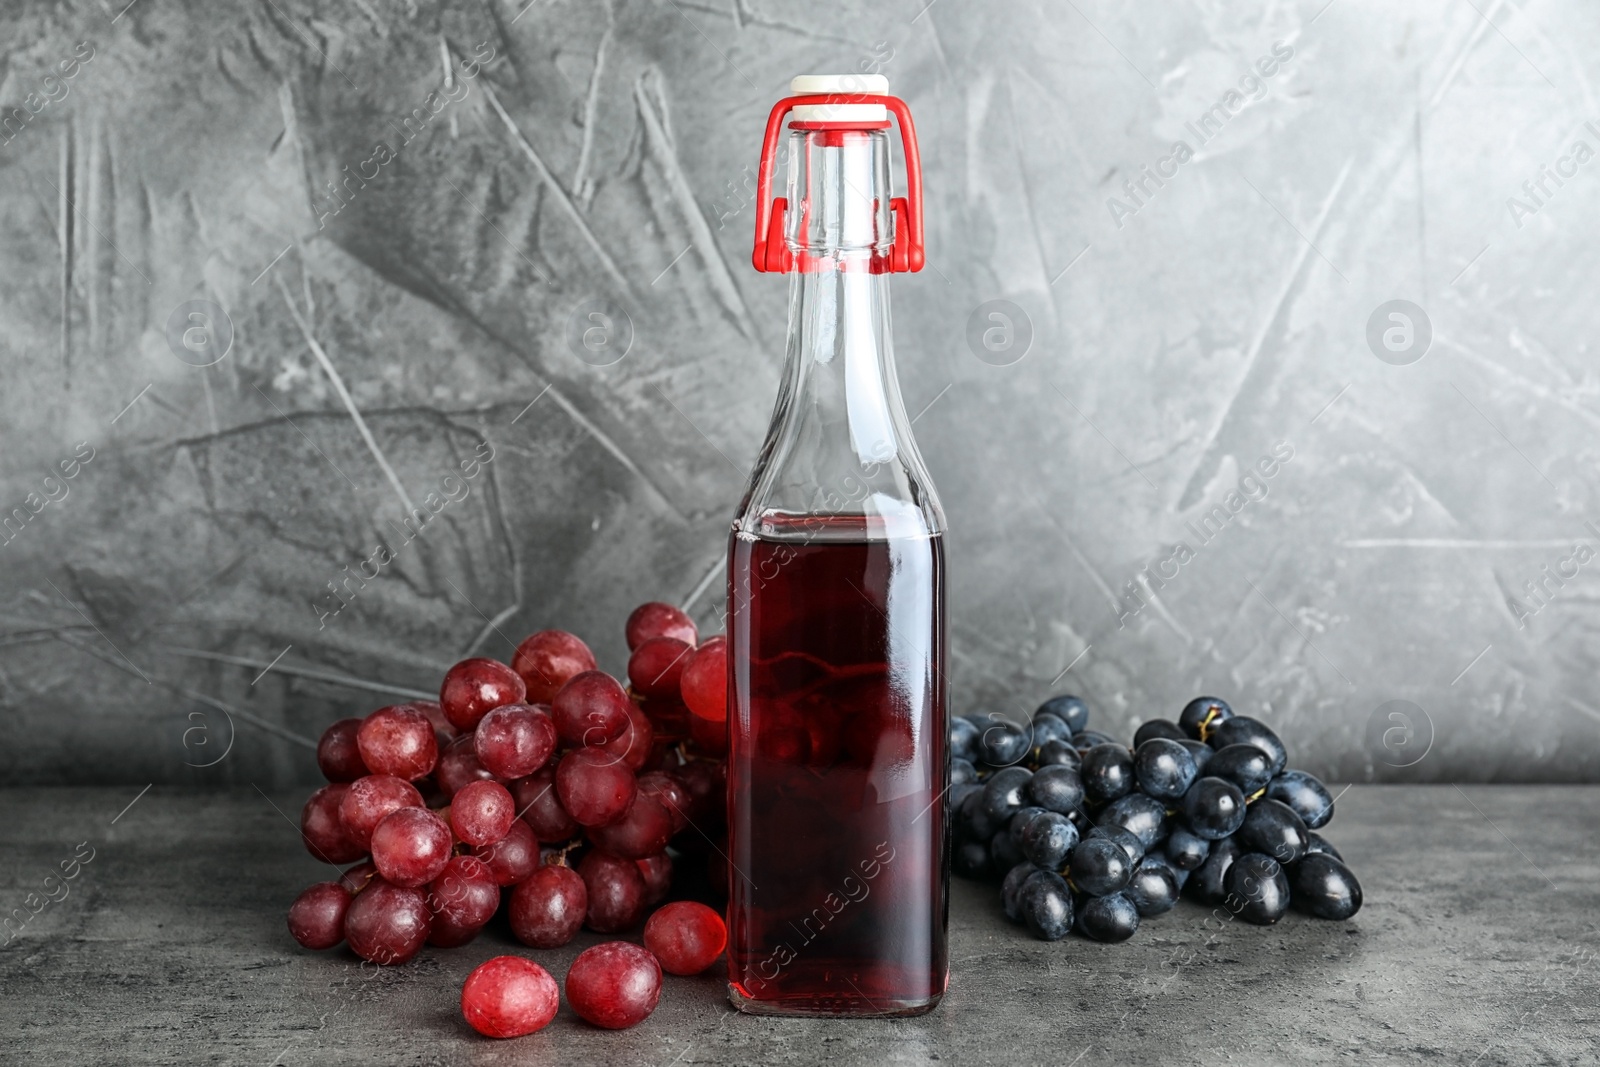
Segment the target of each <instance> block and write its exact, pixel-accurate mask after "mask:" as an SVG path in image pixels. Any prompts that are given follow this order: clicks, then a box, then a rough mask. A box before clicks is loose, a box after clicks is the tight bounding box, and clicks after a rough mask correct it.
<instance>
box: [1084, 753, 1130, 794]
mask: <svg viewBox="0 0 1600 1067" xmlns="http://www.w3.org/2000/svg"><path fill="white" fill-rule="evenodd" d="M1078 773H1079V774H1080V775H1082V777H1083V791H1084V794H1085V795H1086V796H1087V797H1088V798H1089V802H1090V803H1091V804H1109V803H1110V802H1111V801H1113V800H1116V799H1117V798H1118V797H1122V796H1126V795H1127V794H1128V793H1129V792H1130V791H1131V790H1132V789H1133V754H1132V753H1131V752H1129V751H1128V749H1127V746H1125V745H1119V744H1117V743H1116V742H1112V743H1110V744H1102V745H1095V746H1093V747H1092V748H1090V749H1089V751H1087V752H1085V753H1084V754H1083V764H1082V766H1080V767H1079V768H1078Z"/></svg>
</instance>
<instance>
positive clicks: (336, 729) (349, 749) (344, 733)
mask: <svg viewBox="0 0 1600 1067" xmlns="http://www.w3.org/2000/svg"><path fill="white" fill-rule="evenodd" d="M359 729H361V720H360V719H340V720H339V721H338V722H336V723H334V724H333V725H332V726H330V727H328V728H327V729H326V730H324V731H322V740H320V741H318V742H317V769H318V770H320V771H322V776H323V777H324V778H326V779H327V780H328V781H330V782H353V781H355V780H356V779H357V778H360V777H361V776H362V775H364V774H367V773H369V772H368V770H367V765H366V764H365V763H362V762H361V749H360V748H358V747H357V746H356V731H357V730H359Z"/></svg>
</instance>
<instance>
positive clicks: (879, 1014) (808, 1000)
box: [728, 982, 944, 1019]
mask: <svg viewBox="0 0 1600 1067" xmlns="http://www.w3.org/2000/svg"><path fill="white" fill-rule="evenodd" d="M943 999H944V994H943V993H936V994H934V995H933V996H931V997H927V998H925V999H919V1000H892V999H891V1000H886V999H884V998H882V997H874V998H872V999H870V1000H869V999H867V998H866V997H864V996H846V997H841V996H836V995H829V994H821V993H819V994H817V995H816V996H809V997H798V996H796V997H785V998H783V999H782V1000H757V999H756V998H754V997H751V996H748V995H746V994H745V992H744V991H743V990H741V989H740V988H739V987H738V986H737V985H735V984H734V983H732V982H729V983H728V1003H729V1004H731V1005H733V1006H734V1007H735V1008H737V1009H738V1010H739V1011H740V1012H742V1013H744V1014H745V1015H781V1016H787V1017H789V1018H807V1019H903V1018H907V1017H909V1016H913V1015H926V1014H928V1012H930V1011H932V1010H933V1009H934V1008H937V1007H938V1006H939V1001H941V1000H943Z"/></svg>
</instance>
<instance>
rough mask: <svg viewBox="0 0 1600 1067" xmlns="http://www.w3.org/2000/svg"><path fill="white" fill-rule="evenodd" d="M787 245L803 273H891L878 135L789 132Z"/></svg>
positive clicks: (890, 230)
mask: <svg viewBox="0 0 1600 1067" xmlns="http://www.w3.org/2000/svg"><path fill="white" fill-rule="evenodd" d="M788 157H789V181H788V185H789V189H788V195H789V204H790V208H789V211H788V214H787V217H786V232H785V234H784V238H785V241H786V242H787V244H788V246H789V251H790V252H792V253H794V256H795V269H796V270H798V271H800V272H801V273H813V272H818V271H821V272H826V271H867V272H869V273H873V274H879V273H884V272H886V271H888V269H889V250H890V247H891V246H892V245H893V243H894V227H893V212H892V211H891V209H890V197H889V137H888V134H887V133H886V132H885V131H883V130H833V129H822V130H813V129H800V130H791V131H790V135H789V145H788Z"/></svg>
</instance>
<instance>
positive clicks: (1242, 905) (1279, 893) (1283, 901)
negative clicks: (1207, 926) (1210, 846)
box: [1222, 852, 1337, 926]
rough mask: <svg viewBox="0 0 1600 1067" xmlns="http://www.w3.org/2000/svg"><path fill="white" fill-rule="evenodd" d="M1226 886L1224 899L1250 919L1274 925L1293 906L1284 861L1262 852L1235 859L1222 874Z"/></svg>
mask: <svg viewBox="0 0 1600 1067" xmlns="http://www.w3.org/2000/svg"><path fill="white" fill-rule="evenodd" d="M1336 862H1337V861H1336ZM1222 888H1223V889H1224V890H1226V891H1227V898H1226V899H1225V900H1224V901H1223V903H1224V904H1225V905H1226V906H1227V907H1228V909H1229V910H1230V911H1232V912H1233V913H1234V914H1235V915H1237V916H1239V918H1241V919H1243V920H1244V921H1245V922H1247V923H1254V924H1255V925H1257V926H1271V925H1272V924H1273V923H1275V922H1277V921H1278V920H1279V919H1281V918H1283V913H1284V912H1286V911H1288V910H1289V879H1288V877H1287V876H1286V875H1285V874H1284V873H1283V865H1282V864H1280V863H1279V862H1278V861H1277V860H1275V859H1273V858H1272V857H1271V856H1263V855H1262V854H1261V853H1259V852H1247V853H1245V854H1244V855H1242V856H1240V857H1239V858H1238V859H1236V860H1234V861H1233V863H1232V864H1231V865H1230V866H1229V867H1228V873H1227V874H1225V875H1223V877H1222Z"/></svg>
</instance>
